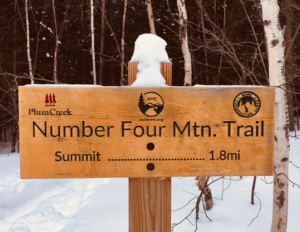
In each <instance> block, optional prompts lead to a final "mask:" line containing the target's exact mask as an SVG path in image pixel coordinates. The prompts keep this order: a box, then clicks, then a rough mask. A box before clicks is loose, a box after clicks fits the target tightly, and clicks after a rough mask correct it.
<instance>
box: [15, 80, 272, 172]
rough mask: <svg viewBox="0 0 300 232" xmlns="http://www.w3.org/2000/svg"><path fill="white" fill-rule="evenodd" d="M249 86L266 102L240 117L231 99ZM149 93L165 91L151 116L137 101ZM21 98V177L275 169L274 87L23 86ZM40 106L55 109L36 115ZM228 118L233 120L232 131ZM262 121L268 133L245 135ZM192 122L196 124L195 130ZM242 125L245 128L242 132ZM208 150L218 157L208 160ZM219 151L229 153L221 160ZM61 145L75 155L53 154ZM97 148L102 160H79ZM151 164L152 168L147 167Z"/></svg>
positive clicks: (60, 148) (264, 170) (42, 109)
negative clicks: (50, 99) (49, 100)
mask: <svg viewBox="0 0 300 232" xmlns="http://www.w3.org/2000/svg"><path fill="white" fill-rule="evenodd" d="M245 91H250V92H253V93H255V94H256V95H257V96H258V97H259V98H260V101H261V108H260V110H259V112H258V113H257V114H256V115H255V116H253V117H248V118H246V117H241V116H240V115H238V114H237V113H236V112H235V110H234V109H233V101H234V99H235V98H236V96H238V95H239V94H240V93H241V92H245ZM149 92H155V93H157V94H159V95H160V96H161V97H162V98H163V103H164V106H163V110H162V111H161V113H160V114H159V115H157V116H153V115H152V114H153V112H154V111H153V107H152V108H150V112H148V113H149V114H150V115H151V116H145V115H144V114H143V113H142V112H141V110H140V109H139V107H138V103H139V99H140V96H141V94H142V95H144V97H145V98H146V97H147V95H145V93H149ZM46 94H48V95H50V94H51V95H52V94H55V101H56V103H55V106H46V103H45V96H46ZM150 96H152V97H154V95H151V94H150ZM19 99H20V149H21V150H20V152H21V177H22V178H84V177H90V178H91V177H172V176H196V175H207V176H225V175H226V176H234V175H241V176H252V175H272V165H273V162H272V161H273V150H274V89H273V88H268V87H247V86H244V87H232V88H228V87H209V88H208V87H206V88H197V87H166V88H133V87H122V88H120V87H69V86H49V87H41V86H24V87H20V97H19ZM150 103H151V102H150ZM34 110H35V111H34ZM43 112H44V114H46V113H45V112H48V113H50V112H52V113H54V115H37V114H42V113H43ZM57 112H58V113H57ZM70 112H71V114H72V115H67V114H70ZM226 121H234V122H235V123H234V124H232V129H231V136H228V123H224V122H226ZM189 122H190V130H189V131H188V130H187V124H188V123H189ZM261 122H263V127H264V132H263V136H262V135H261V133H262V132H261V131H259V132H258V136H255V134H256V132H255V130H254V132H253V134H254V136H249V132H248V133H247V134H246V135H245V131H246V130H245V127H248V128H249V126H252V127H253V128H254V129H255V127H256V126H257V125H258V126H261V125H262V124H261ZM195 123H196V125H198V126H199V128H197V132H196V134H195V132H194V127H193V126H195ZM83 124H84V126H85V127H86V128H85V134H86V135H89V133H90V129H87V128H91V130H93V135H91V136H90V137H87V136H85V137H83V129H82V128H83ZM122 125H123V129H124V130H123V131H122ZM238 125H239V126H243V127H244V128H241V129H240V132H239V136H238V129H237V126H238ZM68 126H77V127H78V130H79V136H78V135H77V128H75V129H74V128H73V137H71V136H70V131H71V129H70V127H68ZM87 126H88V127H87ZM201 126H203V128H201ZM185 127H186V130H185V131H184V132H183V133H182V134H181V133H180V131H181V132H182V131H183V130H184V128H185ZM208 127H210V129H208ZM45 128H47V135H44V134H46V132H45V130H46V129H45ZM96 128H97V130H96ZM160 128H161V134H160V133H159V131H160ZM174 128H175V129H174ZM176 128H177V129H176ZM33 129H35V135H34V134H33V132H34V130H33ZM51 129H52V132H53V135H57V133H58V130H59V131H60V136H58V137H54V136H51ZM147 129H148V134H147ZM143 130H144V134H143V135H142V133H141V132H142V131H143ZM155 130H156V136H153V135H154V134H155V133H154V132H155ZM209 130H210V132H209ZM247 130H248V129H247ZM202 131H203V133H202ZM188 132H189V133H188ZM43 133H44V134H43ZM122 133H123V135H122ZM96 134H97V135H96ZM149 143H153V144H154V146H155V147H154V149H153V150H149V149H148V148H147V145H148V144H149ZM211 151H214V157H215V159H217V158H219V159H218V160H214V161H212V160H210V159H211V154H210V152H211ZM221 151H225V152H227V153H230V155H228V157H227V155H226V159H225V160H221V159H220V158H221V157H219V156H220V155H219V153H220V152H221ZM56 152H61V153H59V154H60V156H62V154H65V155H66V156H65V157H67V154H69V157H70V156H71V154H73V161H56V159H59V158H58V157H57V156H56V154H57V153H56ZM93 152H94V153H97V152H99V154H101V161H97V160H95V157H94V160H95V161H94V160H93V161H78V160H79V156H80V157H81V158H82V157H83V158H82V159H83V160H86V159H87V156H84V154H93ZM238 152H239V153H240V159H239V160H235V159H234V160H231V159H232V158H231V157H232V155H231V154H232V153H238ZM77 154H78V155H79V156H77ZM76 157H77V161H75V158H76ZM223 158H224V157H223ZM149 164H153V166H154V170H149V166H148V165H149Z"/></svg>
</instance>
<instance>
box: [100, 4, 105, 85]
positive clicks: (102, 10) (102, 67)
mask: <svg viewBox="0 0 300 232" xmlns="http://www.w3.org/2000/svg"><path fill="white" fill-rule="evenodd" d="M105 5H106V0H102V2H101V39H100V66H99V84H100V85H102V84H103V69H104V59H103V53H104V44H105Z"/></svg>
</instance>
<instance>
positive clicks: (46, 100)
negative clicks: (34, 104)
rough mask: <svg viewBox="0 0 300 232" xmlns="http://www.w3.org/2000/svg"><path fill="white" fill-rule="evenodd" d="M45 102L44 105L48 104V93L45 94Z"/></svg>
mask: <svg viewBox="0 0 300 232" xmlns="http://www.w3.org/2000/svg"><path fill="white" fill-rule="evenodd" d="M45 103H46V106H48V103H49V99H48V94H46V99H45Z"/></svg>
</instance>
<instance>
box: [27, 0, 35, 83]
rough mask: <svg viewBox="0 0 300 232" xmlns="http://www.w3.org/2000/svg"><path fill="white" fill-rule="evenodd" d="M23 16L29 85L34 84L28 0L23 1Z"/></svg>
mask: <svg viewBox="0 0 300 232" xmlns="http://www.w3.org/2000/svg"><path fill="white" fill-rule="evenodd" d="M25 16H26V41H27V60H28V67H29V77H30V82H31V84H34V79H33V73H32V60H31V56H30V31H29V17H28V0H25Z"/></svg>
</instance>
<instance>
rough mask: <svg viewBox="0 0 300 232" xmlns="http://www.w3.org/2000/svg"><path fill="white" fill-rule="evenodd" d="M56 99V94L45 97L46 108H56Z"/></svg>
mask: <svg viewBox="0 0 300 232" xmlns="http://www.w3.org/2000/svg"><path fill="white" fill-rule="evenodd" d="M55 104H56V98H55V94H54V93H52V94H51V93H50V94H46V96H45V106H55Z"/></svg>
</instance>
